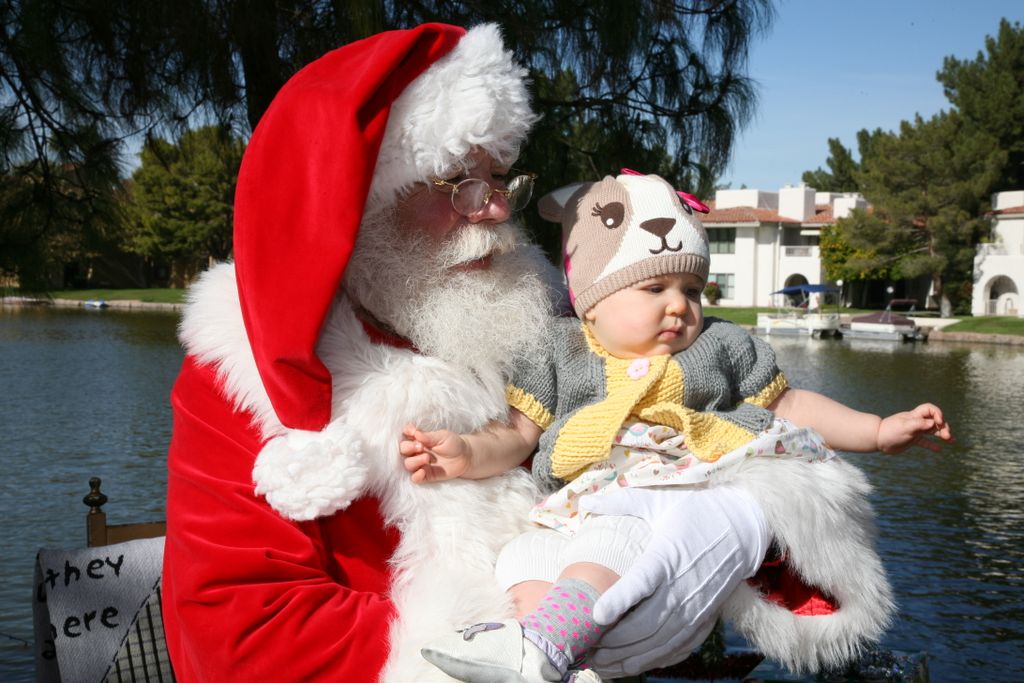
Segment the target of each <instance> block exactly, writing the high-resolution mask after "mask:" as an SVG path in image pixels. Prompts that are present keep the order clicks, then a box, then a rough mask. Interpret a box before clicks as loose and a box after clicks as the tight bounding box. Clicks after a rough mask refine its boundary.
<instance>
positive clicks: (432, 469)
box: [398, 408, 541, 484]
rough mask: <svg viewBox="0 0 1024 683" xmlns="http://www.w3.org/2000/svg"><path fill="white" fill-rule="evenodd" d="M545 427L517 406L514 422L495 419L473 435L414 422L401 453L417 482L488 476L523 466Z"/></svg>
mask: <svg viewBox="0 0 1024 683" xmlns="http://www.w3.org/2000/svg"><path fill="white" fill-rule="evenodd" d="M540 435H541V428H540V427H538V426H537V425H536V424H534V422H533V421H532V420H530V418H528V417H526V416H525V415H523V414H522V413H521V412H519V411H518V410H516V409H515V408H511V409H510V424H505V423H503V422H491V423H490V424H489V425H487V427H485V428H484V429H481V430H480V431H478V432H473V433H471V434H457V433H455V432H452V431H449V430H447V429H442V430H438V431H436V432H423V431H420V430H419V429H417V428H416V427H415V426H414V425H406V427H405V429H404V430H403V431H402V440H401V442H400V443H399V445H398V450H399V452H400V453H401V454H402V455H403V456H404V457H405V469H406V470H408V471H409V472H410V473H412V480H413V481H414V482H415V483H417V484H420V483H423V482H431V481H445V480H447V479H455V478H462V479H486V478H487V477H493V476H495V475H498V474H501V473H502V472H508V471H509V470H510V469H512V468H513V467H518V466H519V465H522V464H523V462H524V461H525V460H526V459H527V458H528V457H530V454H531V453H533V451H534V449H536V448H537V442H538V441H539V440H540Z"/></svg>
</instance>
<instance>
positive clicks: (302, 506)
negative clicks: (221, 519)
mask: <svg viewBox="0 0 1024 683" xmlns="http://www.w3.org/2000/svg"><path fill="white" fill-rule="evenodd" d="M366 476H367V468H366V465H365V464H364V460H363V450H362V444H361V443H360V442H359V440H358V439H356V438H355V437H354V436H353V434H352V432H351V431H350V430H348V429H341V428H338V427H336V426H330V427H328V428H327V429H326V430H324V431H323V432H307V431H301V430H292V431H290V432H289V433H288V434H285V435H283V436H278V437H275V438H273V439H271V440H270V441H268V442H267V443H266V444H265V445H264V446H263V450H261V451H260V454H259V455H258V456H257V457H256V464H255V465H254V466H253V469H252V478H253V481H254V482H255V484H256V493H257V494H258V495H262V496H264V497H266V499H267V502H268V503H269V504H270V507H272V508H274V509H275V510H277V511H278V512H279V513H280V514H281V516H282V517H286V518H287V519H292V520H295V521H297V522H301V521H306V520H310V519H316V518H317V517H325V516H327V515H331V514H333V513H335V512H337V511H338V510H344V509H345V508H347V507H348V506H349V505H350V504H351V503H352V501H353V500H355V499H356V498H358V497H359V496H360V495H361V494H362V492H363V488H364V485H365V483H366Z"/></svg>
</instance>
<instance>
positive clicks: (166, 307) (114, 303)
mask: <svg viewBox="0 0 1024 683" xmlns="http://www.w3.org/2000/svg"><path fill="white" fill-rule="evenodd" d="M89 302H90V300H87V299H40V298H37V297H0V306H54V307H56V308H94V306H90V305H89ZM103 304H104V305H103V306H101V307H97V308H100V309H104V308H109V309H112V310H116V311H165V312H180V311H181V310H183V309H184V308H185V304H184V303H165V302H158V301H140V300H138V299H111V300H106V299H104V300H103ZM925 325H926V326H927V323H926V324H925ZM742 327H743V328H744V329H746V330H747V331H749V332H751V333H755V327H754V326H753V325H742ZM939 327H940V326H937V325H936V326H933V327H932V329H931V331H930V332H929V333H928V342H932V341H937V342H940V343H941V342H971V343H977V344H1000V345H1003V346H1024V336H1017V335H1012V334H981V333H979V332H944V331H943V330H941V329H939Z"/></svg>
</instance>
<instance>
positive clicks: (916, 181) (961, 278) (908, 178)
mask: <svg viewBox="0 0 1024 683" xmlns="http://www.w3.org/2000/svg"><path fill="white" fill-rule="evenodd" d="M868 149H869V154H868V156H866V157H865V158H864V159H862V161H861V169H860V171H858V172H857V174H856V175H857V180H858V183H859V185H860V187H861V188H862V190H863V192H864V196H865V197H866V198H867V199H868V201H869V202H871V204H873V206H874V212H873V213H872V214H870V215H868V214H864V213H858V214H855V215H854V216H853V217H852V218H850V219H849V220H847V221H840V223H839V225H840V229H841V230H842V234H843V236H844V237H845V239H846V241H847V243H848V244H849V245H850V246H851V247H852V248H853V249H854V251H855V252H856V253H858V254H864V256H863V258H857V259H855V260H854V262H853V264H851V265H852V267H853V268H854V269H857V270H861V271H863V272H870V271H876V272H877V271H879V270H880V269H882V268H887V269H889V272H890V274H891V276H892V277H894V278H915V277H919V276H921V275H929V276H931V278H932V289H933V292H934V294H935V296H936V297H937V298H938V299H939V300H940V302H941V306H942V309H943V313H944V314H948V313H950V312H951V311H954V310H955V311H956V312H963V311H964V310H967V309H969V306H970V285H971V278H972V263H973V258H974V245H975V244H977V241H978V239H979V237H980V235H981V234H983V232H984V231H985V230H986V228H987V224H986V222H985V220H984V219H983V218H982V214H983V212H984V210H985V208H986V202H987V199H988V194H987V193H988V190H989V189H990V188H991V187H992V184H993V183H994V182H995V180H996V178H998V176H999V173H1000V172H1001V170H1002V168H1003V165H1004V163H1005V159H1006V153H1005V151H1003V150H1000V149H999V148H998V146H997V145H996V144H995V141H994V140H993V139H992V137H991V136H988V135H986V134H984V133H983V132H979V131H976V130H973V129H972V128H971V127H969V126H968V125H967V124H966V123H965V122H964V120H963V118H962V117H960V116H959V115H958V114H957V113H956V112H950V113H946V112H943V113H940V114H938V115H936V116H934V117H932V118H931V119H928V120H924V119H922V118H921V117H920V116H917V117H915V119H914V121H913V122H912V123H911V122H908V121H904V122H902V124H901V125H900V131H899V133H878V132H876V133H875V134H874V136H873V138H872V140H871V144H870V145H869V147H868ZM862 245H872V246H871V249H872V250H873V253H874V255H873V256H870V254H869V253H868V250H867V249H862Z"/></svg>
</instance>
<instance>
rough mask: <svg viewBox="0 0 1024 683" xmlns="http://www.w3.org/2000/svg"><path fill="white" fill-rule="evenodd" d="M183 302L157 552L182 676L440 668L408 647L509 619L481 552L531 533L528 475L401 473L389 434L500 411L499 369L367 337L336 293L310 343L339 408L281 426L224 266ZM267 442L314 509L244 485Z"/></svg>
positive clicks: (356, 677) (350, 676)
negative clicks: (298, 426)
mask: <svg viewBox="0 0 1024 683" xmlns="http://www.w3.org/2000/svg"><path fill="white" fill-rule="evenodd" d="M192 298H193V301H192V303H191V304H190V305H189V307H188V309H187V310H186V313H185V316H184V319H183V323H182V338H183V341H184V342H185V345H186V348H187V350H188V352H189V355H188V357H187V359H186V362H185V364H184V366H183V368H182V372H181V375H180V376H179V378H178V382H177V384H176V385H175V389H174V396H173V403H174V412H175V430H174V438H173V441H172V444H171V455H170V460H169V468H170V478H169V484H168V510H167V512H168V532H167V546H166V551H165V560H164V563H165V567H164V582H165V588H164V601H165V605H166V607H165V621H166V624H165V628H166V631H167V640H168V647H169V649H170V652H171V657H172V661H173V662H174V664H175V667H176V672H177V673H178V675H179V678H180V679H181V680H182V681H200V680H202V681H214V680H215V681H221V680H241V679H251V680H270V679H272V680H303V681H315V680H321V678H323V679H324V680H335V681H336V680H353V681H361V680H366V681H371V680H378V678H379V679H380V680H384V681H413V680H416V681H431V680H434V681H448V680H450V679H448V678H447V677H446V676H444V674H442V673H441V672H440V671H439V670H437V669H435V668H434V667H433V666H431V665H430V664H429V663H427V662H426V661H425V660H423V659H422V657H420V655H419V649H420V647H422V646H423V644H425V643H426V642H427V641H428V640H430V639H431V638H433V637H436V635H437V634H438V633H441V632H444V630H454V629H455V628H458V627H460V626H462V625H464V624H466V623H473V622H476V621H481V620H486V619H494V618H496V617H501V616H506V615H508V614H509V613H510V604H509V602H508V599H507V597H506V596H505V595H504V594H503V593H502V592H501V591H500V589H499V588H498V586H497V583H496V581H495V579H494V575H493V566H494V559H495V557H496V555H497V552H498V551H499V550H500V548H501V547H502V545H504V543H506V542H507V541H508V540H509V539H511V538H512V537H513V536H514V535H515V534H517V533H520V532H521V531H522V530H524V528H525V527H526V524H527V521H526V511H527V510H528V509H529V506H530V505H531V504H532V501H533V499H534V497H535V495H536V489H535V487H534V484H533V482H532V481H531V479H530V477H529V474H528V473H527V472H525V471H524V470H519V471H516V472H511V473H508V474H506V475H502V476H500V477H496V478H494V479H490V480H487V481H483V482H470V481H461V480H455V481H451V482H443V483H440V484H435V485H431V486H418V485H414V484H412V483H411V481H410V479H409V476H408V473H407V472H405V470H404V469H403V467H402V464H401V458H400V456H399V455H398V439H399V436H400V434H401V428H402V426H403V425H404V424H406V423H407V422H416V423H418V424H421V425H423V426H424V427H426V428H428V429H433V428H435V427H439V426H440V425H442V424H445V425H448V426H454V427H455V428H456V429H462V430H472V429H477V428H479V427H481V426H483V425H484V424H486V423H487V422H488V421H489V420H491V419H493V418H495V417H499V416H502V415H504V414H505V412H506V410H507V408H506V406H505V402H504V393H503V386H502V383H501V381H500V378H498V377H495V378H493V379H494V381H492V382H484V383H481V382H480V381H479V379H478V378H477V377H476V376H474V375H472V374H471V373H469V372H468V371H465V370H461V369H459V368H456V367H453V366H450V365H448V364H446V363H444V362H442V361H439V360H437V359H433V358H428V357H425V356H422V355H419V354H416V353H415V352H413V351H410V350H404V349H396V348H393V347H390V346H386V345H380V344H374V343H373V342H371V341H370V339H369V338H368V337H367V334H366V332H365V331H364V329H363V327H362V326H361V324H360V323H359V322H358V321H357V320H356V319H355V316H354V315H353V313H352V311H351V307H350V306H349V304H348V302H347V301H346V300H344V299H342V300H341V301H340V302H339V304H338V306H337V307H336V308H335V310H334V312H333V314H332V315H331V316H330V318H329V320H328V322H327V324H326V326H325V328H324V331H323V338H322V343H321V345H320V349H319V353H320V357H321V358H322V359H323V360H324V363H325V365H326V367H327V368H328V369H329V370H330V372H331V373H332V378H333V395H334V396H333V414H334V415H335V418H334V419H333V420H332V422H331V423H330V424H329V425H328V426H327V427H326V428H325V429H324V430H323V431H322V432H316V433H313V432H300V431H298V430H289V429H287V428H285V427H284V426H283V425H281V424H280V422H278V421H277V418H276V416H275V413H274V411H273V409H272V407H271V403H270V400H269V398H268V397H267V394H266V392H265V391H264V390H263V389H262V384H261V382H260V378H259V374H258V372H257V370H256V364H255V360H254V358H253V355H252V353H251V351H249V350H248V341H247V338H246V335H245V329H244V324H243V323H242V317H241V311H240V308H239V306H238V300H237V290H236V286H235V280H234V268H233V266H231V265H230V264H225V265H221V266H218V267H216V268H214V269H212V270H211V271H210V272H208V273H206V274H205V275H204V276H203V278H202V279H201V281H200V282H199V283H197V284H196V285H194V286H193V292H192ZM410 388H415V389H412V390H410ZM275 449H276V450H275ZM271 452H276V453H277V454H278V455H281V456H282V457H283V458H285V459H287V461H288V462H289V463H291V464H294V465H295V467H291V468H287V469H289V470H290V475H294V476H292V478H291V479H289V481H288V483H287V488H289V489H290V490H291V491H292V492H294V491H295V490H299V489H301V496H300V497H301V498H303V500H305V501H307V502H309V501H312V502H311V503H309V505H311V506H312V507H311V508H310V509H309V512H308V515H307V516H308V517H309V519H306V520H305V521H295V520H294V519H288V518H286V516H285V515H291V516H292V517H295V516H303V515H304V514H305V512H304V511H306V510H307V508H306V507H303V506H298V507H292V508H288V507H287V505H285V509H286V511H285V512H284V513H282V511H281V510H275V509H273V508H272V507H271V506H270V505H268V503H267V501H266V499H265V498H263V497H262V496H260V495H258V494H257V493H256V491H255V486H254V484H253V468H254V463H256V462H257V461H258V460H259V459H260V458H265V457H266V455H267V453H271ZM270 469H273V465H272V466H270ZM339 473H342V474H343V475H344V474H345V473H348V474H353V473H354V476H352V477H350V478H348V479H345V478H344V477H341V478H339V477H338V476H337V475H338V474H339ZM306 475H308V477H307V476H306ZM332 477H333V479H332ZM325 481H326V482H333V483H331V484H330V485H329V486H327V487H326V488H327V491H326V492H323V493H324V495H322V496H321V495H320V494H321V492H320V491H319V488H318V487H319V486H320V484H321V483H322V482H325ZM288 510H290V512H288ZM335 510H337V511H336V512H335ZM296 511H298V512H296ZM332 513H333V514H332Z"/></svg>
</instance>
